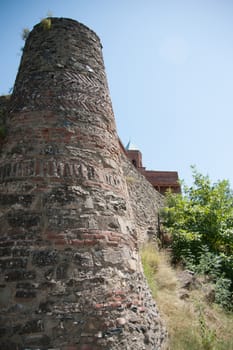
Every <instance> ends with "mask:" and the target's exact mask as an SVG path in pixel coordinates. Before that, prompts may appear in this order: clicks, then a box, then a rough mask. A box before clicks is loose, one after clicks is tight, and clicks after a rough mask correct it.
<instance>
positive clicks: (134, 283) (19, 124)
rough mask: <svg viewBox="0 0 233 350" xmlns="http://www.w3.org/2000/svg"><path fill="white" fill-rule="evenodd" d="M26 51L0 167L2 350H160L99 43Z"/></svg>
mask: <svg viewBox="0 0 233 350" xmlns="http://www.w3.org/2000/svg"><path fill="white" fill-rule="evenodd" d="M50 21H51V23H50V24H51V25H50V26H49V27H48V26H45V25H43V23H39V24H37V25H36V26H35V27H34V29H33V30H32V32H31V33H30V34H29V37H28V39H27V41H26V44H25V48H24V50H23V57H22V59H21V64H20V67H19V72H18V75H17V78H16V83H15V86H14V90H13V94H12V96H11V100H10V105H9V109H8V115H7V130H8V132H7V138H6V140H5V142H4V144H3V148H2V152H1V158H0V193H1V195H0V212H1V216H0V256H1V257H0V267H1V275H0V276H1V277H0V304H1V318H0V321H1V325H0V333H1V340H0V348H1V350H6V349H10V350H16V349H17V350H19V349H24V350H25V349H32V350H33V349H34V350H35V349H41V350H42V349H43V350H45V349H57V350H58V349H59V350H100V349H106V350H107V349H108V350H111V349H112V350H113V349H134V350H142V349H148V350H150V349H154V350H155V349H162V347H163V344H164V343H165V339H166V331H165V329H164V326H163V324H162V322H161V319H160V316H159V313H158V311H157V308H156V305H155V302H154V300H153V299H152V297H151V294H150V291H149V290H148V287H147V284H146V281H145V279H144V276H143V273H142V268H141V263H140V259H139V255H138V237H137V229H136V226H135V225H134V217H133V214H132V213H133V211H132V210H131V207H130V201H129V195H128V190H127V184H126V181H125V178H124V176H123V170H122V166H121V151H120V147H119V141H118V136H117V133H116V127H115V120H114V115H113V111H112V105H111V100H110V96H109V91H108V86H107V80H106V76H105V70H104V64H103V59H102V53H101V43H100V40H99V38H98V37H97V35H96V34H95V33H94V32H93V31H91V30H90V29H88V28H87V27H85V26H84V25H82V24H80V23H78V22H76V21H74V20H70V19H64V18H51V19H50Z"/></svg>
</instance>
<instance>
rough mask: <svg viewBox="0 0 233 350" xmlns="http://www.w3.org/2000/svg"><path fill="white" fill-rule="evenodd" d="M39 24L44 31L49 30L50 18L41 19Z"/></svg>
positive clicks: (50, 25)
mask: <svg viewBox="0 0 233 350" xmlns="http://www.w3.org/2000/svg"><path fill="white" fill-rule="evenodd" d="M40 23H41V25H42V27H43V29H44V30H50V29H51V27H52V20H51V18H43V19H42V20H41V22H40Z"/></svg>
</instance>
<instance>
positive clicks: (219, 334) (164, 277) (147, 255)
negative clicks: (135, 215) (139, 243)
mask: <svg viewBox="0 0 233 350" xmlns="http://www.w3.org/2000/svg"><path fill="white" fill-rule="evenodd" d="M142 262H143V267H144V271H145V275H146V278H147V280H148V284H149V285H150V288H151V289H152V293H153V296H154V297H155V299H156V302H157V304H158V307H159V309H160V313H161V315H162V317H163V319H164V320H165V322H166V324H167V329H168V333H169V350H186V349H189V350H233V314H227V313H226V312H224V311H223V310H222V309H221V308H219V307H217V306H216V305H214V304H208V303H207V302H206V300H205V297H204V293H203V292H202V290H201V289H195V290H192V291H189V292H188V293H189V298H187V299H185V300H181V299H180V296H179V293H180V282H179V280H178V278H177V270H175V269H173V268H172V267H171V265H170V263H169V256H168V255H167V254H166V253H164V252H158V251H156V249H155V248H154V247H153V246H149V245H148V246H146V247H144V249H143V250H142Z"/></svg>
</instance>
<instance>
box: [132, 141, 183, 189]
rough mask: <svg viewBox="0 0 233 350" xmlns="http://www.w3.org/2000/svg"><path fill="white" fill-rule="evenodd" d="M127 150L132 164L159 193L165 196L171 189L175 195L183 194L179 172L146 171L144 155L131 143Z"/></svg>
mask: <svg viewBox="0 0 233 350" xmlns="http://www.w3.org/2000/svg"><path fill="white" fill-rule="evenodd" d="M125 150H126V154H127V157H128V158H129V160H130V161H131V163H132V164H133V165H134V166H135V168H136V169H137V170H138V171H139V172H140V173H141V174H143V175H144V176H145V178H146V179H147V180H148V181H149V182H150V183H151V184H152V186H153V187H154V188H155V189H156V190H157V191H158V192H159V193H161V194H165V192H166V191H167V190H168V189H171V190H172V191H173V192H174V193H180V192H181V187H180V183H179V176H178V172H177V171H158V170H146V168H145V167H144V166H143V163H142V153H141V152H140V151H139V149H138V148H137V147H136V146H134V145H133V144H132V143H131V142H129V143H128V144H127V146H126V147H125Z"/></svg>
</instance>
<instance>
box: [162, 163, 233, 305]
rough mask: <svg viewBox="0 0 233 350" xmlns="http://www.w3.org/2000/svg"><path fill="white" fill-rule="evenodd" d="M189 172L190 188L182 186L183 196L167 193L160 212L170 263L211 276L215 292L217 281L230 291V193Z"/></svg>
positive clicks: (232, 251) (232, 261) (232, 210)
mask: <svg viewBox="0 0 233 350" xmlns="http://www.w3.org/2000/svg"><path fill="white" fill-rule="evenodd" d="M192 172H193V185H192V186H191V187H187V186H184V190H183V194H173V193H172V192H168V193H167V194H166V206H165V208H164V209H163V212H162V216H163V223H164V225H165V227H166V229H167V230H168V232H170V233H171V235H172V251H173V258H174V261H175V262H178V261H182V262H183V263H184V264H186V266H188V267H189V268H191V269H192V270H194V271H195V272H197V273H204V274H209V275H211V276H212V277H213V279H214V281H215V282H216V286H217V287H218V289H219V286H220V285H223V283H222V284H221V283H220V282H217V281H218V280H219V279H220V278H221V281H222V280H223V279H224V281H225V282H224V283H225V284H224V285H225V286H226V285H227V286H228V289H231V290H232V287H233V192H232V190H231V189H230V185H229V182H228V181H227V180H222V181H218V182H217V183H214V184H212V183H211V181H210V179H209V176H203V175H202V174H200V173H198V171H197V170H196V168H195V167H192ZM226 294H227V293H226ZM227 295H228V297H229V294H227ZM228 301H229V300H228ZM224 303H225V304H226V302H224Z"/></svg>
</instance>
